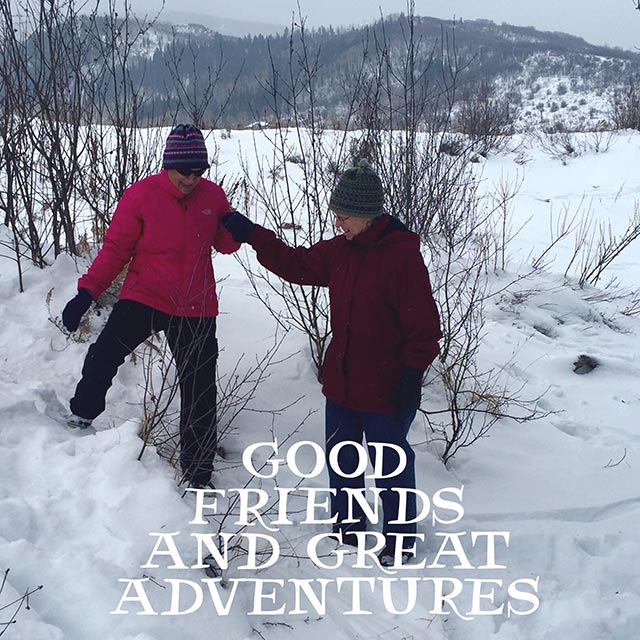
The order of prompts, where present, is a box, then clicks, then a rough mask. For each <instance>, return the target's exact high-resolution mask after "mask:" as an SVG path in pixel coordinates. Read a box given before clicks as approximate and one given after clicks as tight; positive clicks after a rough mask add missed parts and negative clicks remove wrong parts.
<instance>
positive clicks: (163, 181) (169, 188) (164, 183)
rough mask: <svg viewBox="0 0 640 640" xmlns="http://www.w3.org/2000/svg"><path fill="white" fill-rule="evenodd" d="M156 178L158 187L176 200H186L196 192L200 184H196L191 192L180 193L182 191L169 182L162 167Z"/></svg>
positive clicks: (167, 175)
mask: <svg viewBox="0 0 640 640" xmlns="http://www.w3.org/2000/svg"><path fill="white" fill-rule="evenodd" d="M158 179H159V183H160V187H161V188H162V189H163V190H164V191H166V192H167V193H168V194H169V195H171V196H173V197H174V198H175V199H176V200H187V199H188V198H191V197H192V196H193V195H194V194H196V193H197V192H198V190H199V188H200V185H198V186H197V187H196V188H195V190H194V191H193V192H192V193H189V194H186V193H182V191H180V189H178V188H177V187H176V186H175V185H174V184H173V182H171V180H170V179H169V174H168V173H167V170H166V169H162V171H161V172H160V173H159V174H158Z"/></svg>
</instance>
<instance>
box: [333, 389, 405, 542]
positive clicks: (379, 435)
mask: <svg viewBox="0 0 640 640" xmlns="http://www.w3.org/2000/svg"><path fill="white" fill-rule="evenodd" d="M415 415H416V414H415V412H414V413H412V414H411V415H409V416H404V417H402V416H400V415H399V414H397V413H393V414H381V413H366V412H364V411H356V410H355V409H348V408H346V407H342V406H340V405H337V404H335V403H333V402H331V401H330V400H327V403H326V407H325V427H326V455H327V456H328V455H329V451H330V449H331V448H332V447H333V446H335V445H336V444H337V443H339V442H343V441H345V440H352V441H354V442H358V443H362V440H363V436H364V438H366V441H367V443H372V442H386V443H390V444H394V445H397V446H398V447H400V448H401V449H402V450H403V451H404V452H405V453H406V455H407V464H406V467H405V468H404V469H403V470H402V471H401V472H400V473H398V475H394V476H393V477H391V478H380V479H376V481H375V482H376V487H378V488H379V489H383V491H382V492H381V496H380V498H381V501H382V510H383V514H384V525H383V529H382V533H383V534H384V535H385V536H386V537H387V543H388V544H392V545H393V544H395V538H394V537H393V536H392V537H389V534H390V533H405V534H413V533H415V532H416V525H415V523H411V524H389V522H390V521H392V520H397V519H398V508H399V497H398V493H397V492H395V491H391V488H395V487H398V488H406V489H415V486H416V476H415V453H414V452H413V449H412V448H411V446H410V445H409V443H408V442H407V434H408V433H409V427H410V426H411V423H412V422H413V419H414V417H415ZM368 449H369V457H370V459H371V463H372V464H373V465H375V463H376V460H375V456H376V452H375V450H374V449H373V448H372V447H371V446H369V447H368ZM358 460H359V458H358V454H357V452H356V450H355V448H354V447H352V446H345V447H342V449H341V450H340V453H339V455H338V466H339V467H340V469H341V470H342V472H343V473H346V474H351V473H353V472H355V470H356V469H357V467H358ZM397 464H398V455H397V454H396V453H395V452H394V451H392V450H391V449H386V450H385V455H384V458H383V461H382V475H388V474H389V473H391V472H393V470H394V469H395V468H396V467H397ZM327 468H328V469H329V482H330V484H331V488H332V489H337V492H336V495H335V496H332V498H331V513H332V515H335V514H337V515H338V520H337V522H336V523H335V524H334V526H333V530H334V532H336V533H337V532H340V531H342V532H343V533H347V532H350V531H364V530H365V529H366V528H367V527H366V518H365V515H364V513H363V512H362V509H359V508H358V506H357V504H354V509H353V517H354V518H357V519H358V522H357V523H344V524H343V521H344V520H345V519H346V518H347V517H348V516H347V510H348V498H347V495H346V493H345V492H344V491H342V490H341V489H344V488H347V487H348V488H354V489H357V488H364V486H365V482H364V476H365V474H364V473H362V474H360V475H358V476H356V477H353V478H344V477H342V476H341V475H340V474H338V473H336V472H335V471H334V470H333V469H332V468H331V465H329V464H328V461H327ZM406 515H407V519H408V520H412V519H415V517H416V499H415V494H414V493H413V492H409V494H408V499H407V514H406Z"/></svg>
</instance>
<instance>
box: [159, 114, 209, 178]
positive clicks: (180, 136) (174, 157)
mask: <svg viewBox="0 0 640 640" xmlns="http://www.w3.org/2000/svg"><path fill="white" fill-rule="evenodd" d="M209 166H210V165H209V154H208V153H207V146H206V145H205V143H204V137H203V135H202V131H200V129H198V128H197V127H194V126H193V125H192V124H179V125H176V126H175V127H174V128H173V129H172V130H171V133H170V134H169V137H168V138H167V144H166V145H165V147H164V155H163V157H162V168H163V169H208V168H209Z"/></svg>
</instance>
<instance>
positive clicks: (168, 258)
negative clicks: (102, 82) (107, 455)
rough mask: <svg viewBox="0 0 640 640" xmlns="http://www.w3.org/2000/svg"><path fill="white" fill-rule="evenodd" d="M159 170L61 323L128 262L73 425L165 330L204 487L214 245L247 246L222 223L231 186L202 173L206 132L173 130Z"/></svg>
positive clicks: (213, 352) (197, 479) (134, 193)
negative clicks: (133, 354) (137, 351)
mask: <svg viewBox="0 0 640 640" xmlns="http://www.w3.org/2000/svg"><path fill="white" fill-rule="evenodd" d="M162 166H163V170H162V171H161V172H160V173H158V174H155V175H151V176H149V177H147V178H145V179H143V180H140V181H139V182H136V183H135V184H133V185H132V186H130V187H129V188H128V189H126V190H125V192H124V194H123V195H122V198H121V199H120V201H119V202H118V206H117V207H116V210H115V212H114V214H113V219H112V221H111V224H110V225H109V228H108V230H107V233H106V235H105V239H104V244H103V245H102V248H101V249H100V251H99V252H98V255H97V256H96V258H95V260H94V261H93V263H92V264H91V266H90V267H89V270H88V271H87V273H86V274H85V275H83V276H82V277H81V278H80V279H79V281H78V294H77V295H76V296H75V297H74V298H73V299H72V300H70V301H69V302H68V303H67V305H66V307H65V308H64V310H63V312H62V321H63V324H64V326H65V327H66V328H67V329H68V330H69V331H75V330H76V329H77V328H78V326H79V323H80V320H81V318H82V316H83V315H84V313H85V312H86V311H87V309H88V308H89V306H90V305H91V303H92V302H93V301H94V300H97V299H98V297H99V296H100V294H102V293H103V292H104V291H105V290H106V289H107V287H108V286H109V285H110V284H111V282H112V281H113V280H114V278H115V277H116V276H117V275H118V274H120V273H121V272H122V270H123V269H124V268H125V266H128V269H127V273H126V277H125V280H124V283H123V285H122V290H121V292H120V296H119V300H118V302H117V303H116V304H115V305H114V307H113V311H112V312H111V315H110V316H109V319H108V320H107V323H106V325H105V327H104V329H103V330H102V332H101V333H100V335H99V336H98V338H97V340H96V341H95V343H94V344H92V345H91V346H90V347H89V352H88V354H87V356H86V359H85V361H84V366H83V368H82V378H81V380H80V382H79V383H78V385H77V387H76V390H75V394H74V396H73V398H72V399H71V401H70V407H71V412H72V415H71V416H70V418H69V420H68V425H69V426H70V427H74V428H87V427H89V426H90V425H91V423H92V421H93V420H94V418H96V417H97V416H98V415H99V414H100V413H102V411H104V408H105V397H106V393H107V390H108V389H109V387H110V386H111V384H112V381H113V378H114V376H115V375H116V372H117V370H118V367H119V366H120V365H121V364H122V363H123V362H124V360H125V358H126V357H127V356H128V355H129V354H130V353H131V352H132V351H133V350H134V349H135V348H136V347H137V346H138V345H140V344H141V343H142V342H143V341H144V340H146V339H147V338H149V336H150V335H151V334H152V333H154V332H160V331H162V332H164V334H165V336H166V339H167V343H168V345H169V348H170V349H171V352H172V354H173V357H174V360H175V364H176V369H177V375H178V381H179V387H180V402H181V406H180V409H181V410H180V462H181V466H182V470H183V472H184V479H185V480H186V481H188V482H190V484H191V485H192V486H195V487H202V486H205V485H206V484H207V483H208V482H209V481H210V478H211V471H212V464H213V457H214V454H215V448H216V385H215V367H216V361H217V356H218V343H217V340H216V316H217V315H218V298H217V295H216V281H215V277H214V272H213V263H212V259H211V250H212V248H213V249H215V250H216V251H219V252H220V253H226V254H228V253H232V252H234V251H236V250H237V249H238V248H239V246H240V245H239V243H238V242H236V241H235V240H233V238H232V237H231V235H230V234H229V232H228V231H227V230H226V229H225V228H224V227H223V226H222V225H221V224H220V217H221V215H222V214H224V213H226V212H228V211H229V210H230V206H229V202H228V200H227V197H226V195H225V193H224V191H223V190H222V188H221V187H219V186H218V185H216V184H214V183H213V182H210V181H209V180H206V179H204V178H203V177H202V175H203V174H204V172H205V171H206V170H207V169H208V168H209V159H208V153H207V148H206V145H205V141H204V138H203V135H202V132H201V131H200V130H199V129H197V128H196V127H194V126H192V125H184V124H180V125H178V126H176V127H175V128H174V129H173V130H172V131H171V133H170V134H169V136H168V138H167V142H166V146H165V149H164V155H163V165H162Z"/></svg>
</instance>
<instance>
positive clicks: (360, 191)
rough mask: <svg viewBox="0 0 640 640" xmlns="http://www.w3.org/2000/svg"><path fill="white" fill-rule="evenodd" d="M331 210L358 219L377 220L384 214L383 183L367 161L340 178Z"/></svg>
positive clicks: (360, 162) (330, 205) (359, 162)
mask: <svg viewBox="0 0 640 640" xmlns="http://www.w3.org/2000/svg"><path fill="white" fill-rule="evenodd" d="M329 209H331V211H333V212H334V213H340V214H342V215H345V216H354V217H356V218H377V217H378V216H381V215H382V214H383V213H384V192H383V190H382V182H381V181H380V178H379V177H378V174H377V173H376V172H375V171H374V170H373V169H372V168H371V165H370V164H369V163H368V162H367V161H366V160H358V162H356V164H355V166H353V167H352V168H351V169H347V171H345V172H344V173H343V174H342V175H341V176H340V179H339V180H338V184H337V185H336V187H335V189H334V190H333V191H332V192H331V197H330V198H329Z"/></svg>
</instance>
